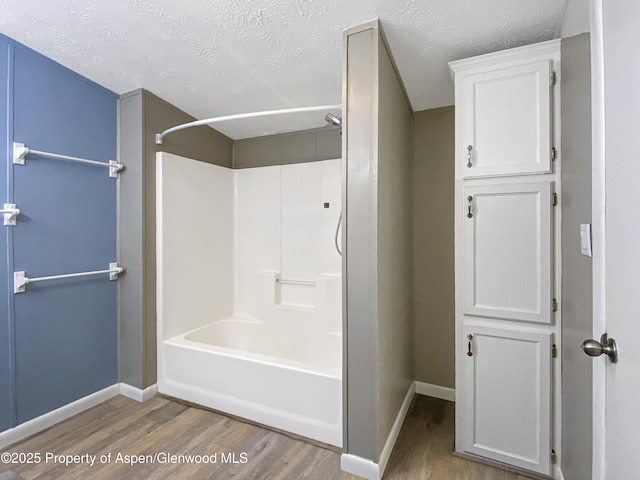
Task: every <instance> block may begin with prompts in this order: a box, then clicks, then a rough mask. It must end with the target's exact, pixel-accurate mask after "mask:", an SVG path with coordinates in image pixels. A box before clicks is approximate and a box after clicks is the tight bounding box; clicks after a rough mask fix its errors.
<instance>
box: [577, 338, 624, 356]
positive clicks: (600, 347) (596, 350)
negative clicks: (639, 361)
mask: <svg viewBox="0 0 640 480" xmlns="http://www.w3.org/2000/svg"><path fill="white" fill-rule="evenodd" d="M580 348H582V350H583V351H584V353H586V354H587V355H589V356H590V357H599V356H600V355H602V354H603V353H604V354H605V355H607V356H608V357H609V359H610V360H611V362H612V363H616V362H617V361H618V344H617V343H616V341H615V340H614V339H613V338H609V337H608V336H607V334H606V333H603V334H602V337H600V341H599V342H598V341H597V340H593V339H589V340H585V341H584V342H582V345H580Z"/></svg>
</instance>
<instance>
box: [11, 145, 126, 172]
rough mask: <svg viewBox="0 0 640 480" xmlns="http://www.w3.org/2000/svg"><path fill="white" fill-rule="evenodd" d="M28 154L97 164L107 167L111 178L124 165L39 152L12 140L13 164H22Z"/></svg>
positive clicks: (112, 161) (110, 161)
mask: <svg viewBox="0 0 640 480" xmlns="http://www.w3.org/2000/svg"><path fill="white" fill-rule="evenodd" d="M29 154H34V155H40V156H41V157H48V158H57V159H59V160H68V161H70V162H78V163H86V164H89V165H97V166H100V167H109V176H110V177H111V178H118V174H119V173H120V171H121V170H122V169H123V168H124V165H122V164H121V163H118V162H116V161H115V160H109V163H105V162H98V161H97V160H88V159H86V158H79V157H71V156H69V155H59V154H57V153H49V152H41V151H39V150H32V149H30V148H29V147H27V146H26V145H25V144H24V143H18V142H13V164H14V165H24V164H25V163H26V157H27V155H29Z"/></svg>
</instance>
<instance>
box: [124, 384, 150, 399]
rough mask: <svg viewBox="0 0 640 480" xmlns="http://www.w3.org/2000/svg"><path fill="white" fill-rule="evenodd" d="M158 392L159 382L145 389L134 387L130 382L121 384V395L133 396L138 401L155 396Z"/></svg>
mask: <svg viewBox="0 0 640 480" xmlns="http://www.w3.org/2000/svg"><path fill="white" fill-rule="evenodd" d="M156 393H158V384H157V383H154V384H153V385H151V386H150V387H147V388H145V389H144V390H142V389H140V388H137V387H132V386H131V385H129V384H128V383H121V384H120V395H124V396H125V397H128V398H131V399H133V400H136V401H138V402H146V401H147V400H149V399H151V398H153V397H155V396H156Z"/></svg>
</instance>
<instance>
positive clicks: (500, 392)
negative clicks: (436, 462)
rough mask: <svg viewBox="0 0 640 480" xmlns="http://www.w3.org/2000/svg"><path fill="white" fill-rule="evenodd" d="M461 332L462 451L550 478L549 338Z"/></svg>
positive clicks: (508, 331) (468, 329) (481, 329)
mask: <svg viewBox="0 0 640 480" xmlns="http://www.w3.org/2000/svg"><path fill="white" fill-rule="evenodd" d="M463 332H464V346H465V352H464V354H463V355H464V360H463V363H464V367H463V368H464V424H465V432H464V450H465V451H466V452H468V453H471V454H474V455H479V456H482V457H485V458H490V459H492V460H496V461H499V462H502V463H506V464H508V465H513V466H516V467H520V468H524V469H527V470H531V471H534V472H538V473H541V474H544V475H549V474H550V457H551V334H550V333H548V332H532V331H524V330H523V331H519V330H513V329H503V328H491V327H484V326H472V325H466V326H465V327H464V329H463ZM469 353H471V355H469Z"/></svg>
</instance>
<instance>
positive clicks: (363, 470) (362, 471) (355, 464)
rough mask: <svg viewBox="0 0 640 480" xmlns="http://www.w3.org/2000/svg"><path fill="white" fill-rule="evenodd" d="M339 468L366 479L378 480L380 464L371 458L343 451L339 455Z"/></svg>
mask: <svg viewBox="0 0 640 480" xmlns="http://www.w3.org/2000/svg"><path fill="white" fill-rule="evenodd" d="M340 469H341V470H342V471H343V472H347V473H352V474H353V475H358V476H359V477H362V478H366V479H367V480H380V477H381V475H380V466H379V465H378V464H377V463H376V462H374V461H373V460H368V459H366V458H362V457H358V456H357V455H351V454H349V453H343V454H342V455H341V456H340Z"/></svg>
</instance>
